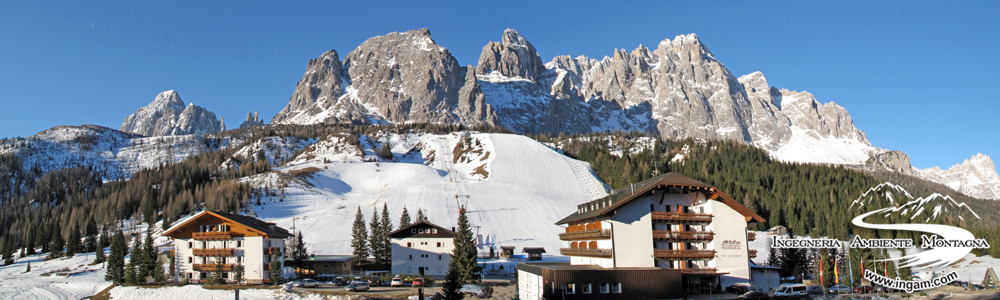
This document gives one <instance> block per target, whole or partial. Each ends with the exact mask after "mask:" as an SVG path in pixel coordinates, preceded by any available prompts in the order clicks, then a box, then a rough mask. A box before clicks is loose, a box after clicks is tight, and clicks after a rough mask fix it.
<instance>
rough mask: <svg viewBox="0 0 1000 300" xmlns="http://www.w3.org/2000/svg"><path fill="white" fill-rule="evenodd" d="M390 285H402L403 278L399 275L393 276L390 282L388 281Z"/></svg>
mask: <svg viewBox="0 0 1000 300" xmlns="http://www.w3.org/2000/svg"><path fill="white" fill-rule="evenodd" d="M389 286H390V287H401V286H403V279H402V278H399V276H396V277H393V278H392V282H390V283H389Z"/></svg>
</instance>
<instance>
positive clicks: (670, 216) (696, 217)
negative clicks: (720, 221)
mask: <svg viewBox="0 0 1000 300" xmlns="http://www.w3.org/2000/svg"><path fill="white" fill-rule="evenodd" d="M653 221H671V222H697V223H711V222H712V215H711V214H696V213H670V212H665V211H654V212H653Z"/></svg>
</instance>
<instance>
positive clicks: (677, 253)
mask: <svg viewBox="0 0 1000 300" xmlns="http://www.w3.org/2000/svg"><path fill="white" fill-rule="evenodd" d="M653 255H654V256H656V257H662V258H671V259H687V260H693V259H713V258H715V250H668V249H653Z"/></svg>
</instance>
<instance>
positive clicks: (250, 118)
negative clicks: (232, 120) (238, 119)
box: [240, 112, 264, 129]
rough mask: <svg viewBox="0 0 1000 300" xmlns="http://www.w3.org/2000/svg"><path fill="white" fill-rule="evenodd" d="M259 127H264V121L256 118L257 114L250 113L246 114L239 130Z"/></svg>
mask: <svg viewBox="0 0 1000 300" xmlns="http://www.w3.org/2000/svg"><path fill="white" fill-rule="evenodd" d="M260 125H264V120H261V119H260V118H259V117H257V112H252V113H247V118H246V120H243V123H242V124H240V129H245V128H250V127H254V126H260Z"/></svg>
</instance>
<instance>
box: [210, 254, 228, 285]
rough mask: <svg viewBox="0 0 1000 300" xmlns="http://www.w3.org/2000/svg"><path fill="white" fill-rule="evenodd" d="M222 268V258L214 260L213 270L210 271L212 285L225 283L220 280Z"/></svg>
mask: <svg viewBox="0 0 1000 300" xmlns="http://www.w3.org/2000/svg"><path fill="white" fill-rule="evenodd" d="M222 268H223V265H222V256H218V257H216V258H215V270H214V271H212V284H223V283H226V282H225V280H224V279H222V273H223V271H222Z"/></svg>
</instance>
